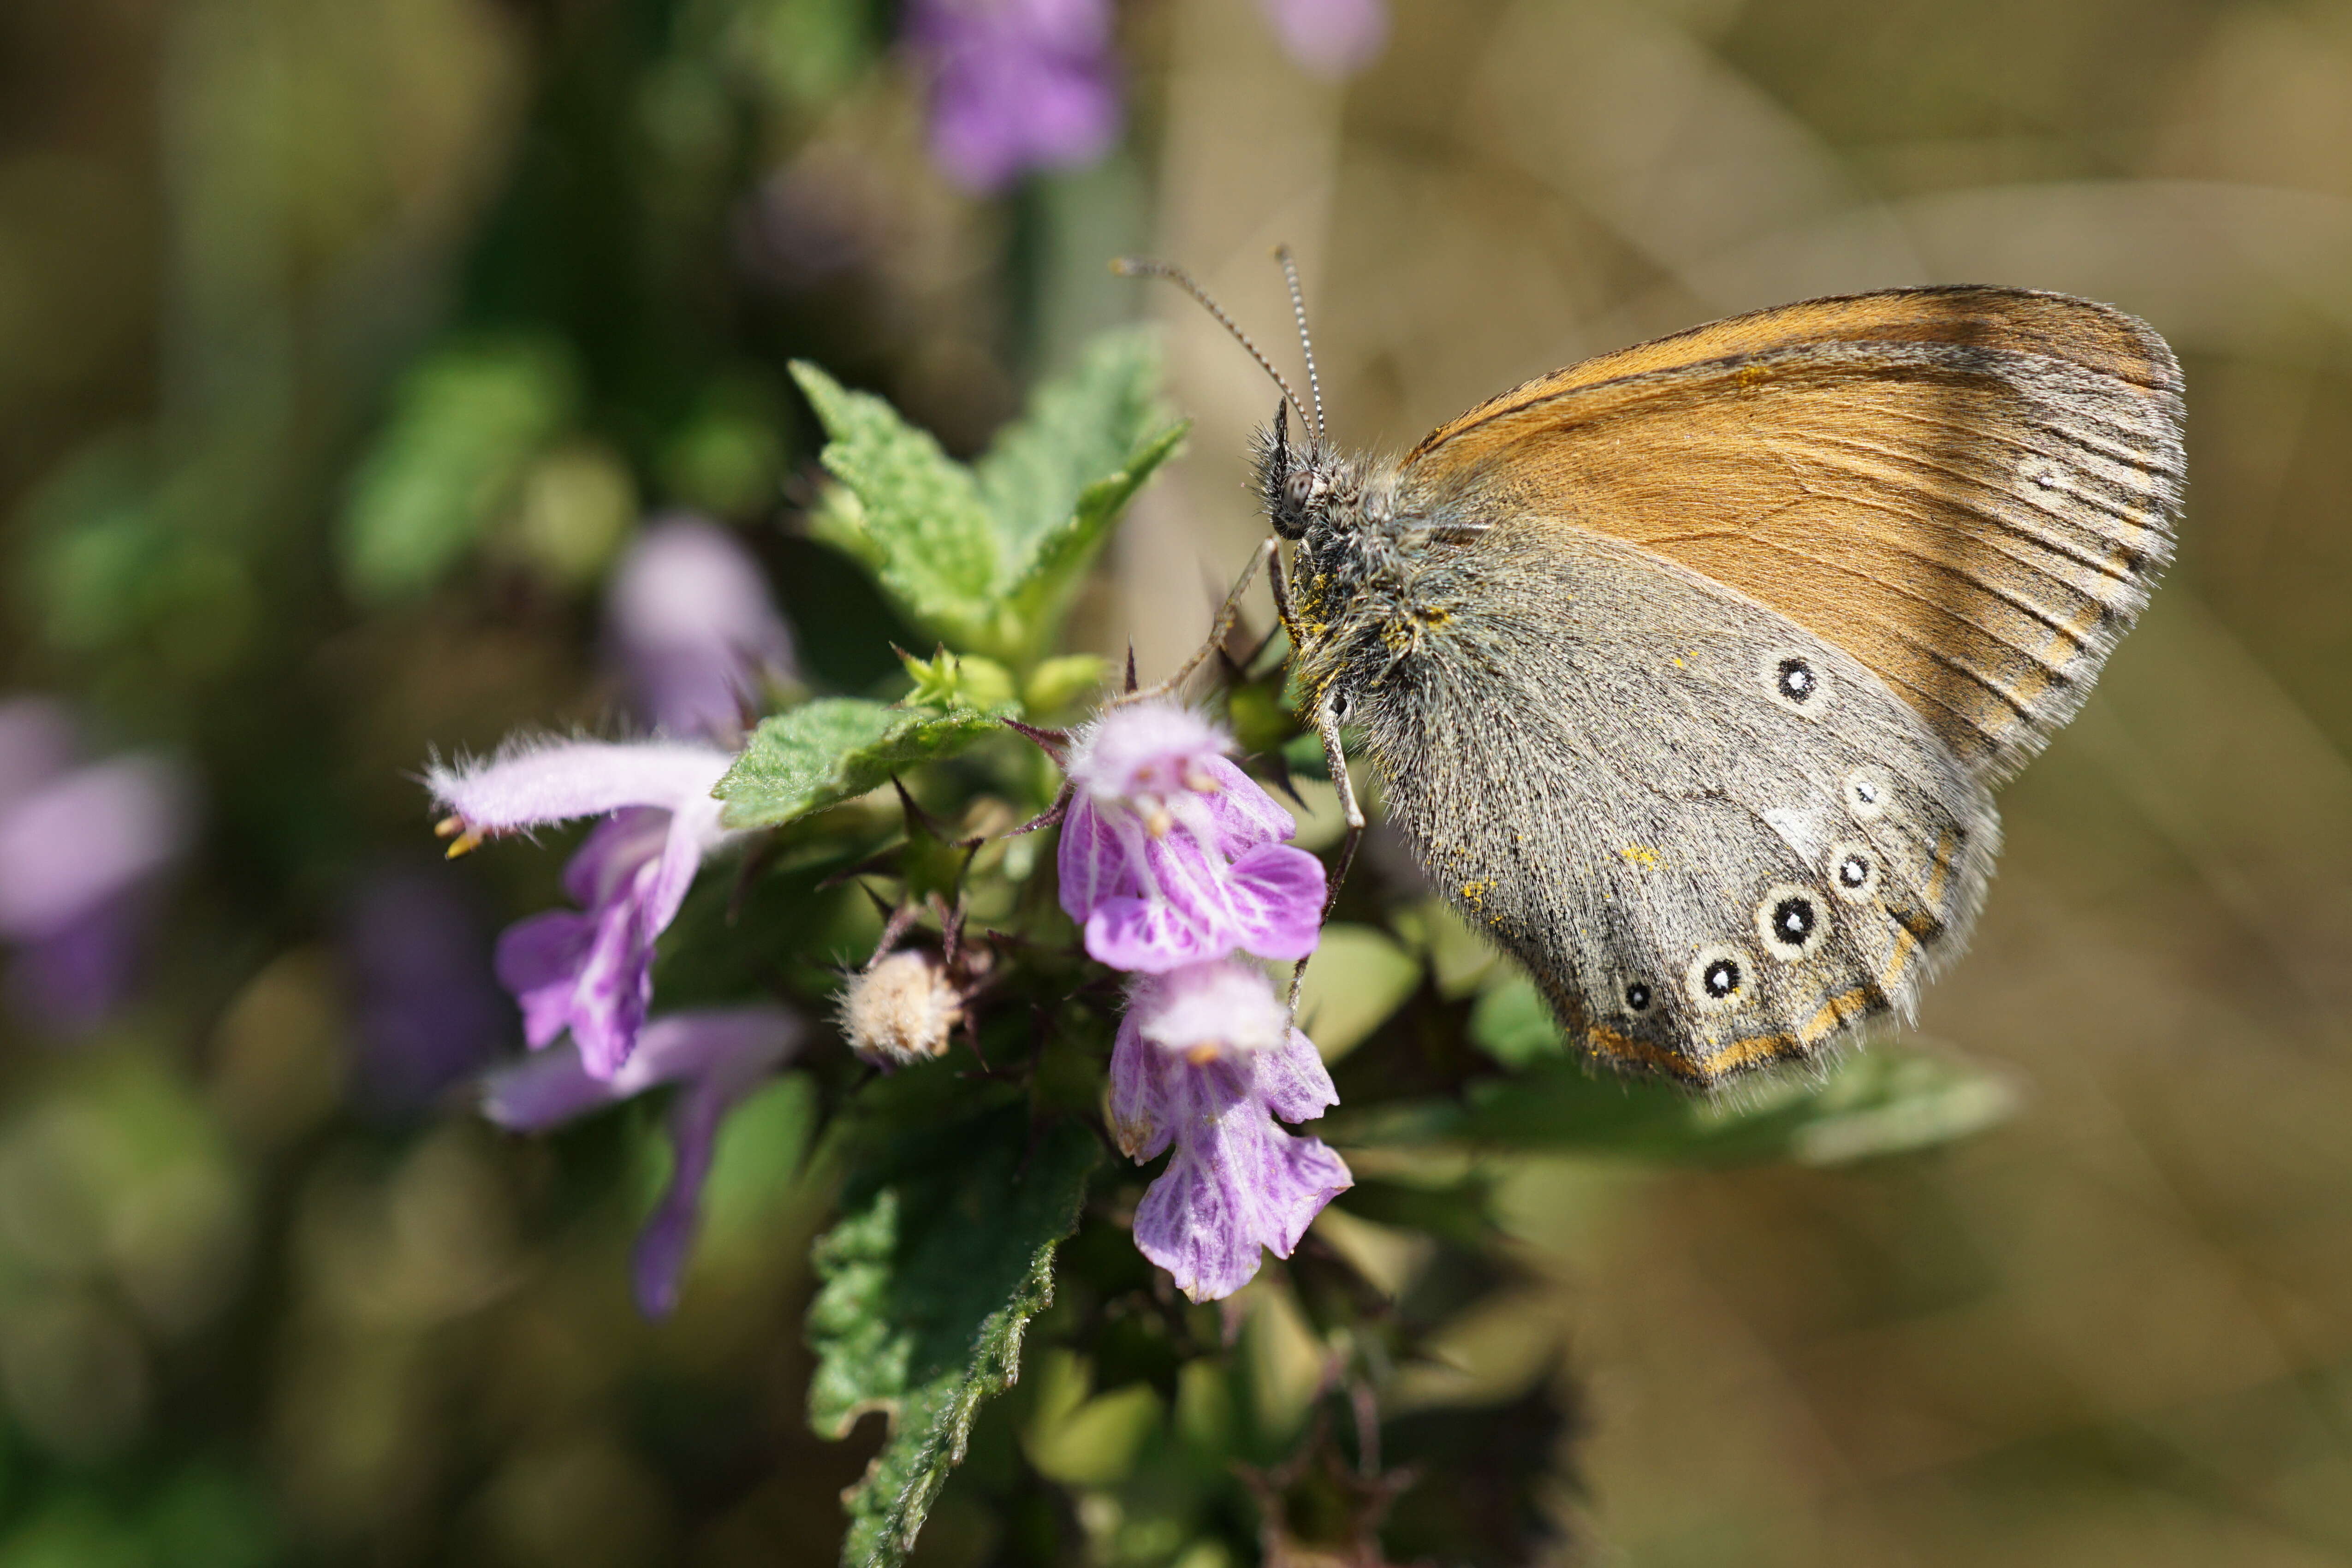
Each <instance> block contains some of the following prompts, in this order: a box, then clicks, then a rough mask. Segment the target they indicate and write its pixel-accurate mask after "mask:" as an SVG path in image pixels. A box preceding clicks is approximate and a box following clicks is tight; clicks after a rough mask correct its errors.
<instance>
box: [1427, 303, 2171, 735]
mask: <svg viewBox="0 0 2352 1568" xmlns="http://www.w3.org/2000/svg"><path fill="white" fill-rule="evenodd" d="M1869 334H1878V335H1874V336H1873V335H1869ZM2178 388H2179V372H2178V370H2177V368H2176V367H2175V366H2174V364H2173V361H2172V357H2171V355H2170V353H2169V352H2168V350H2166V348H2165V347H2164V345H2163V342H2162V341H2161V340H2160V339H2158V338H2157V337H2156V335H2155V334H2154V333H2153V332H2150V331H2147V329H2146V328H2145V327H2142V326H2141V325H2140V324H2139V323H2138V322H2137V321H2133V320H2132V319H2131V318H2129V317H2127V316H2124V315H2122V314H2120V313H2119V312H2116V311H2114V310H2108V309H2106V308H2105V307H2104V306H2099V305H2093V304H2089V303H2086V302H2084V301H2081V300H2065V299H2063V298H2061V297H2058V296H2054V295H2043V294H2025V293H2018V292H2013V291H2005V290H1997V289H1926V290H1914V291H1908V292H1903V293H1895V294H1883V295H1866V296H1862V297H1860V298H1858V299H1853V300H1819V301H1814V302H1812V303H1810V304H1804V305H1792V306H1789V307H1787V308H1785V309H1783V310H1771V311H1765V312H1761V313H1759V314H1758V315H1754V316H1744V317H1739V318H1736V319H1734V320H1733V321H1725V322H1718V323H1717V324H1716V325H1714V326H1711V327H1705V328H1700V329H1698V330H1697V331H1693V332H1686V333H1684V334H1682V335H1680V336H1679V337H1675V338H1666V339H1662V340H1660V341H1659V342H1654V343H1650V344H1645V345H1643V346H1642V347H1640V348H1635V349H1628V350H1626V351H1624V352H1623V353H1618V354H1612V355H1608V356H1605V357H1603V358H1601V359H1599V360H1594V361H1589V362H1587V363H1585V364H1582V365H1579V366H1576V367H1573V368H1571V369H1570V370H1566V371H1562V372H1559V374H1555V375H1552V376H1549V377H1546V378H1545V379H1544V380H1542V381H1540V382H1531V383H1529V384H1528V385H1527V386H1525V387H1522V388H1520V389H1518V390H1517V391H1516V392H1513V393H1509V394H1507V395H1505V396H1503V397H1501V398H1498V399H1496V400H1495V401H1494V402H1492V403H1489V404H1486V405H1483V406H1482V407H1480V408H1478V409H1474V410H1473V411H1471V412H1470V413H1469V414H1467V415H1465V416H1463V417H1462V418H1460V419H1457V420H1455V421H1454V422H1453V423H1452V424H1450V425H1448V426H1444V428H1443V429H1441V430H1439V431H1438V432H1436V433H1435V434H1434V435H1433V436H1432V437H1430V438H1429V439H1428V440H1426V441H1424V442H1423V443H1422V445H1421V446H1420V447H1417V448H1416V449H1415V450H1414V453H1413V454H1412V457H1411V458H1408V459H1407V461H1406V465H1405V469H1404V474H1405V479H1406V481H1407V483H1408V484H1409V485H1412V486H1414V487H1417V488H1418V489H1420V490H1421V491H1422V493H1423V496H1424V497H1425V498H1426V499H1427V500H1428V502H1429V504H1430V505H1432V506H1433V507H1454V508H1463V509H1470V510H1477V511H1479V512H1481V513H1482V514H1483V515H1484V516H1486V518H1487V520H1488V521H1491V522H1493V523H1495V524H1496V525H1498V526H1496V528H1494V529H1491V530H1490V531H1489V533H1488V535H1487V537H1488V538H1489V539H1500V538H1505V537H1508V536H1509V535H1510V534H1511V533H1513V532H1515V531H1518V530H1520V529H1525V528H1532V529H1535V530H1537V531H1544V530H1549V529H1556V528H1566V529H1573V530H1583V531H1591V532H1596V533H1602V534H1608V535H1611V536H1613V537H1615V538H1619V539H1622V540H1625V541H1627V542H1632V543H1633V544H1637V545H1640V546H1642V547H1643V548H1644V549H1646V550H1649V551H1651V552H1654V553H1656V554H1658V555H1660V556H1662V557H1664V558H1666V559H1668V560H1672V561H1675V562H1677V563H1681V564H1682V565H1684V566H1686V567H1689V568H1691V569H1693V570H1696V571H1697V572H1700V573H1702V574H1705V575H1706V576H1708V577H1710V578H1713V579H1714V580H1715V581H1717V582H1718V583H1721V584H1725V585H1726V586H1727V587H1730V588H1732V589H1734V590H1736V591H1738V592H1739V593H1742V594H1745V595H1748V597H1750V598H1752V599H1754V600H1756V601H1758V602H1759V603H1761V604H1763V605H1768V606H1769V607H1771V608H1772V609H1775V610H1777V611H1779V612H1780V614H1782V615H1785V616H1788V617H1789V618H1790V619H1791V620H1793V621H1795V622H1796V623H1797V624H1799V625H1800V626H1804V627H1806V628H1807V629H1808V630H1810V631H1811V632H1813V633H1814V634H1815V635H1817V636H1819V637H1822V638H1824V639H1825V640H1827V641H1830V642H1832V643H1834V644H1836V645H1838V646H1840V647H1843V648H1845V649H1846V650H1847V651H1848V652H1850V653H1852V654H1853V655H1854V656H1855V657H1856V658H1859V659H1861V660H1862V662H1863V663H1864V664H1865V665H1867V666H1868V667H1869V668H1871V669H1872V670H1873V671H1874V673H1876V674H1877V675H1878V676H1879V677H1880V678H1881V679H1884V680H1885V682H1886V683H1887V685H1888V686H1889V687H1890V688H1891V689H1893V690H1894V691H1895V693H1896V694H1897V695H1899V696H1901V697H1902V698H1904V699H1905V700H1906V701H1907V702H1909V703H1910V704H1911V705H1912V707H1913V708H1915V709H1916V710H1917V711H1918V712H1919V713H1920V714H1921V716H1922V717H1923V718H1924V719H1925V720H1926V721H1927V723H1928V724H1929V725H1930V726H1931V727H1932V728H1933V729H1934V730H1935V731H1936V732H1937V734H1938V735H1939V736H1940V737H1941V738H1942V739H1943V740H1944V741H1945V742H1947V743H1948V744H1949V745H1950V746H1951V748H1952V749H1953V751H1954V752H1956V753H1957V754H1958V756H1959V757H1961V758H1962V759H1963V760H1964V761H1966V762H1967V763H1969V764H1970V765H1971V766H1972V767H1974V768H1975V769H1976V770H1977V771H1979V773H1987V774H1998V773H2006V772H2008V771H2010V770H2011V769H2013V768H2014V767H2016V766H2017V765H2019V764H2021V763H2023V762H2024V761H2025V760H2026V758H2028V757H2030V756H2031V755H2032V753H2033V752H2035V751H2038V750H2039V749H2040V748H2041V745H2042V742H2044V741H2045V740H2046V739H2047V737H2048V735H2049V734H2050V732H2051V731H2053V730H2054V729H2055V728H2056V727H2057V726H2058V725H2059V724H2060V723H2063V721H2064V720H2065V719H2066V717H2067V716H2068V715H2070V714H2071V713H2072V712H2073V710H2074V706H2075V704H2076V703H2077V702H2079V700H2081V697H2082V695H2083V694H2084V691H2086V690H2087V689H2088V687H2089V685H2090V682H2091V679H2093V677H2095V674H2096V673H2097V670H2098V667H2099V665H2100V663H2101V662H2102V661H2103V660H2104V659H2105V657H2106V654H2107V651H2108V650H2109V649H2110V648H2111V647H2113V646H2114V644H2115V641H2116V638H2117V637H2120V636H2121V635H2122V633H2123V632H2124V630H2125V629H2126V628H2127V627H2128V626H2129V625H2130V622H2131V620H2132V619H2133V617H2134V616H2137V614H2138V612H2139V609H2140V607H2141V606H2142V605H2144V604H2145V602H2146V600H2147V590H2148V588H2149V586H2150V585H2151V584H2152V583H2153V581H2154V578H2155V574H2156V573H2157V572H2158V570H2159V569H2160V568H2161V567H2162V565H2163V563H2165V562H2166V561H2167V560H2168V558H2169V556H2170V553H2171V544H2172V535H2171V527H2172V521H2173V518H2174V516H2175V515H2176V513H2177V512H2178V510H2179V500H2180V484H2181V471H2182V455H2181V445H2180V433H2179V420H2180V405H2179V392H2178ZM1522 537H1524V535H1522ZM1479 547H1480V546H1479V545H1478V544H1475V543H1474V544H1471V545H1467V546H1465V548H1468V549H1476V548H1479Z"/></svg>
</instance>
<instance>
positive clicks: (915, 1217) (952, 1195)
mask: <svg viewBox="0 0 2352 1568" xmlns="http://www.w3.org/2000/svg"><path fill="white" fill-rule="evenodd" d="M1098 1155H1099V1150H1098V1145H1097V1142H1096V1140H1095V1138H1094V1135H1093V1134H1092V1133H1090V1132H1089V1131H1087V1129H1086V1128H1085V1127H1084V1126H1082V1125H1080V1124H1079V1123H1076V1122H1075V1121H1065V1122H1062V1123H1061V1124H1059V1125H1058V1126H1055V1127H1054V1128H1052V1129H1050V1130H1047V1131H1043V1132H1040V1131H1037V1130H1036V1129H1035V1128H1034V1127H1033V1125H1032V1124H1031V1122H1030V1120H1029V1112H1028V1108H1027V1107H1026V1105H1024V1104H1015V1105H1013V1106H1009V1107H1005V1108H1003V1109H1001V1110H994V1111H991V1112H988V1113H986V1114H984V1115H981V1116H977V1117H972V1118H970V1119H968V1120H966V1121H964V1122H962V1123H961V1125H949V1126H946V1127H940V1126H938V1125H930V1126H926V1127H923V1128H922V1129H921V1130H920V1131H919V1132H911V1133H908V1134H907V1135H905V1136H903V1137H901V1138H900V1139H899V1140H898V1142H896V1143H895V1144H894V1145H893V1146H892V1147H891V1148H890V1149H888V1150H887V1152H886V1153H885V1154H884V1156H883V1157H882V1158H881V1159H880V1160H878V1161H877V1162H876V1163H875V1164H873V1165H872V1166H870V1167H869V1168H868V1169H867V1170H866V1172H865V1173H863V1175H862V1176H861V1177H860V1178H858V1179H856V1180H854V1181H853V1182H852V1184H851V1185H850V1188H849V1190H848V1191H847V1193H846V1194H845V1197H844V1200H843V1205H842V1217H841V1220H840V1222H839V1223H838V1224H837V1225H835V1226H834V1227H833V1229H832V1230H831V1231H829V1232H827V1233H826V1234H825V1236H824V1237H823V1238H822V1239H821V1240H819V1241H818V1243H817V1244H816V1247H815V1251H814V1261H815V1265H816V1270H817V1278H818V1279H819V1281H820V1283H819V1288H818V1290H817V1295H816V1300H814V1302H812V1303H811V1304H810V1307H809V1316H808V1335H809V1344H810V1346H811V1348H813V1349H814V1351H815V1352H816V1356H817V1364H816V1370H815V1372H814V1374H813V1375H812V1377H811V1379H810V1383H809V1423H810V1425H811V1426H814V1428H815V1429H816V1430H817V1431H818V1432H819V1433H822V1434H824V1435H825V1436H832V1437H842V1436H847V1435H848V1433H849V1430H850V1428H851V1427H852V1426H855V1425H856V1421H857V1418H858V1416H860V1415H863V1414H865V1413H866V1412H867V1411H869V1410H881V1411H884V1412H887V1414H888V1415H889V1416H890V1436H889V1440H888V1441H887V1442H886V1443H885V1444H884V1445H883V1447H882V1451H881V1452H880V1453H879V1454H877V1455H876V1456H875V1458H874V1462H873V1463H872V1465H870V1466H869V1467H868V1468H867V1469H866V1475H865V1477H864V1478H863V1479H861V1480H860V1481H859V1482H858V1484H857V1485H856V1487H854V1488H852V1489H851V1490H850V1491H849V1493H848V1494H847V1496H846V1503H847V1507H848V1510H849V1532H848V1535H847V1537H846V1538H845V1540H844V1541H843V1542H842V1554H841V1560H842V1562H843V1563H845V1564H849V1565H853V1568H895V1565H896V1564H898V1563H903V1562H904V1561H905V1560H906V1557H907V1553H908V1552H909V1551H910V1550H911V1549H912V1548H913V1546H914V1544H915V1536H916V1533H917V1532H918V1531H919V1530H921V1528H922V1524H923V1519H924V1516H925V1515H926V1514H927V1513H928V1512H929V1510H930V1506H931V1503H932V1502H933V1500H935V1499H936V1498H937V1497H938V1496H939V1490H940V1487H941V1486H942V1485H943V1484H944V1483H945V1482H946V1480H947V1476H948V1472H949V1471H950V1469H952V1468H954V1467H955V1466H956V1465H958V1464H960V1463H961V1462H962V1459H963V1455H964V1446H965V1444H966V1442H967V1441H968V1440H969V1438H970V1436H971V1424H972V1419H973V1417H974V1416H975V1415H977V1414H978V1412H979V1408H980V1405H981V1402H982V1400H984V1399H986V1398H988V1397H989V1396H990V1395H991V1394H998V1393H1002V1392H1003V1390H1004V1389H1006V1388H1007V1387H1009V1386H1011V1385H1012V1384H1013V1380H1014V1379H1015V1378H1016V1377H1018V1376H1019V1374H1020V1370H1021V1339H1022V1335H1023V1332H1024V1331H1025V1330H1026V1328H1027V1327H1028V1324H1029V1321H1030V1319H1032V1318H1034V1317H1035V1316H1036V1315H1037V1313H1038V1312H1040V1311H1042V1310H1045V1307H1046V1306H1048V1305H1049V1304H1050V1303H1051V1302H1052V1300H1053V1279H1054V1276H1053V1268H1054V1252H1055V1247H1057V1246H1058V1245H1059V1244H1060V1242H1061V1241H1062V1239H1063V1238H1064V1237H1067V1236H1068V1235H1070V1234H1071V1232H1073V1231H1074V1230H1076V1228H1077V1223H1078V1211H1079V1206H1080V1205H1081V1204H1082V1203H1083V1202H1084V1200H1085V1197H1086V1187H1087V1177H1088V1176H1089V1175H1090V1174H1091V1173H1092V1172H1093V1170H1094V1167H1095V1163H1096V1161H1097V1158H1098Z"/></svg>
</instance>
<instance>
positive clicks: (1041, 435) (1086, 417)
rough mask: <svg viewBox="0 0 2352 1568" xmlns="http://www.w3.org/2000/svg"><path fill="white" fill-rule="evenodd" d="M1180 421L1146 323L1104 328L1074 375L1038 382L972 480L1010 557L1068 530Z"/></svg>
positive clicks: (1024, 557)
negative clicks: (1106, 482) (1100, 488)
mask: <svg viewBox="0 0 2352 1568" xmlns="http://www.w3.org/2000/svg"><path fill="white" fill-rule="evenodd" d="M1172 423H1174V421H1173V420H1172V419H1171V417H1170V416H1169V414H1168V412H1167V410H1166V409H1165V408H1164V407H1162V406H1161V405H1160V347H1159V344H1158V343H1157V342H1155V341H1154V340H1153V339H1152V337H1151V336H1150V334H1149V333H1147V332H1142V331H1118V332H1106V333H1104V334H1103V335H1102V336H1101V337H1098V338H1097V339H1095V340H1094V342H1091V343H1089V344H1087V348H1086V352H1085V353H1083V354H1082V355H1081V356H1080V357H1079V360H1078V363H1077V364H1076V367H1074V368H1073V369H1072V370H1071V371H1070V372H1069V373H1068V374H1066V375H1061V376H1057V377H1055V379H1054V380H1052V381H1049V382H1047V383H1045V384H1044V385H1043V386H1040V387H1039V388H1038V389H1037V390H1036V392H1035V393H1034V394H1033V395H1031V397H1030V399H1029V407H1028V409H1027V410H1026V411H1025V412H1024V414H1023V415H1022V416H1021V417H1020V418H1019V419H1017V420H1015V421H1014V422H1013V424H1011V425H1008V426H1005V427H1004V428H1003V430H1001V431H999V432H998V433H997V437H996V439H995V441H994V442H993V443H992V444H991V446H990V447H989V450H988V455H987V456H985V457H983V458H981V460H980V462H979V465H978V467H977V469H976V471H975V473H974V476H973V477H974V479H976V480H977V481H978V483H979V486H980V495H981V499H982V500H983V501H985V502H986V503H987V505H988V510H990V511H991V512H992V514H994V516H995V518H996V524H997V528H998V531H999V534H1000V536H1001V537H1002V538H1003V541H1004V545H1005V559H1006V560H1007V561H1011V562H1024V561H1028V560H1031V559H1033V558H1034V556H1035V555H1036V552H1037V551H1038V548H1039V547H1040V545H1041V543H1042V542H1044V540H1045V537H1046V535H1047V534H1049V533H1051V532H1054V531H1056V530H1060V529H1063V528H1066V527H1067V526H1068V524H1069V521H1070V518H1071V516H1072V514H1073V513H1075V512H1076V510H1078V507H1079V503H1080V500H1081V498H1082V497H1084V495H1085V494H1086V492H1087V489H1088V488H1089V487H1091V486H1093V485H1095V484H1097V483H1099V482H1100V481H1101V480H1103V479H1105V478H1107V477H1108V476H1110V475H1113V474H1116V473H1118V472H1119V471H1120V470H1122V469H1125V468H1128V467H1129V462H1130V459H1132V458H1134V457H1135V456H1136V455H1137V453H1138V452H1139V450H1140V449H1142V448H1143V447H1145V446H1146V445H1147V444H1149V443H1150V442H1153V441H1157V440H1158V439H1160V437H1163V436H1165V435H1166V434H1167V433H1168V427H1169V426H1171V424H1172Z"/></svg>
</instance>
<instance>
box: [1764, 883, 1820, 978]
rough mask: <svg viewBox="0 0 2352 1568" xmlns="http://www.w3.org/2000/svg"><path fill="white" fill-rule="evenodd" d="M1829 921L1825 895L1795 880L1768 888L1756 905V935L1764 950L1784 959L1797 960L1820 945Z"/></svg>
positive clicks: (1783, 961) (1784, 961)
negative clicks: (1825, 907) (1823, 908)
mask: <svg viewBox="0 0 2352 1568" xmlns="http://www.w3.org/2000/svg"><path fill="white" fill-rule="evenodd" d="M1826 923H1827V917H1826V916H1825V914H1824V912H1823V910H1822V901H1821V895H1820V894H1818V893H1816V892H1814V891H1813V890H1812V889H1810V888H1803V887H1799V886H1796V885H1795V884H1793V883H1789V882H1782V883H1780V885H1778V886H1777V887H1770V888H1767V889H1764V897H1763V899H1762V900H1761V901H1760V902H1759V903H1758V904H1757V906H1756V935H1757V937H1758V938H1759V940H1761V941H1762V942H1763V943H1764V951H1765V952H1769V953H1770V954H1771V955H1772V956H1773V957H1774V958H1777V959H1779V960H1780V962H1781V963H1796V962H1797V960H1799V959H1801V958H1802V957H1804V956H1805V955H1806V954H1807V953H1809V952H1811V951H1812V950H1813V949H1814V948H1815V947H1816V946H1818V945H1819V944H1820V942H1821V940H1822V930H1823V928H1824V926H1825V925H1826Z"/></svg>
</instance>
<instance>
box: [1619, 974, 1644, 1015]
mask: <svg viewBox="0 0 2352 1568" xmlns="http://www.w3.org/2000/svg"><path fill="white" fill-rule="evenodd" d="M1625 1005H1626V1006H1628V1007H1631V1008H1632V1009H1633V1011H1634V1012H1636V1013H1646V1012H1648V1011H1649V1010H1650V988H1649V987H1648V986H1646V985H1644V984H1642V983H1641V982H1640V981H1638V980H1636V981H1635V982H1633V984H1631V985H1628V986H1627V987H1625Z"/></svg>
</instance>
